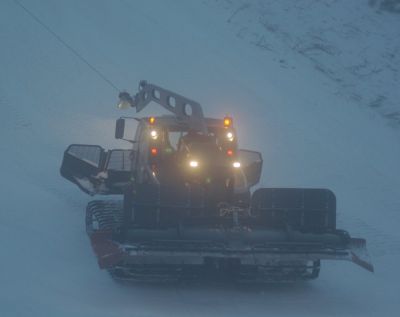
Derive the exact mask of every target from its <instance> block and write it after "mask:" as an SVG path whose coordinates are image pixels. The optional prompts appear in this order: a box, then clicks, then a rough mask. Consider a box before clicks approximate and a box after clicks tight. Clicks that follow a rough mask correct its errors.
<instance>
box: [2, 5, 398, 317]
mask: <svg viewBox="0 0 400 317" xmlns="http://www.w3.org/2000/svg"><path fill="white" fill-rule="evenodd" d="M19 2H20V3H22V4H23V5H24V6H25V7H26V8H28V9H29V10H30V12H32V13H34V15H35V16H36V17H37V18H39V20H40V21H41V22H42V23H44V25H45V26H47V27H48V28H50V30H51V31H52V32H54V34H56V35H57V36H58V37H59V39H61V40H62V41H64V43H66V44H67V45H68V46H70V47H72V48H73V49H74V50H75V51H76V52H78V53H79V55H80V56H82V57H83V58H84V59H86V60H87V61H89V62H90V64H91V65H93V66H94V67H95V68H96V69H97V70H98V71H100V72H101V73H102V74H104V76H105V77H106V78H107V79H108V80H110V81H111V82H112V83H113V84H114V85H116V86H117V87H118V89H121V90H123V89H126V90H128V91H131V92H134V91H135V90H136V87H137V84H138V82H139V80H141V79H147V80H149V81H150V82H152V83H155V84H158V85H160V86H163V87H166V88H168V89H171V90H173V91H177V92H178V93H181V94H183V95H185V96H188V97H189V98H192V99H194V100H197V101H199V102H200V103H201V104H202V105H203V108H204V111H205V113H206V114H207V115H209V116H220V117H222V116H223V115H224V114H226V113H229V114H231V115H232V116H233V117H234V120H235V124H236V126H237V129H238V131H239V134H240V135H239V137H240V144H241V146H242V147H243V148H249V149H254V150H259V151H261V152H262V154H263V157H264V172H263V176H262V181H261V184H260V185H261V186H268V187H294V186H301V187H326V188H330V189H332V190H333V191H334V192H335V193H336V195H337V198H338V222H339V223H338V226H339V227H340V228H343V229H347V230H348V231H349V232H350V233H351V234H352V235H353V236H359V237H364V238H366V239H367V241H368V248H369V251H370V254H371V256H372V260H373V262H374V265H375V268H376V272H375V273H374V274H371V273H368V272H367V271H365V270H362V269H360V268H359V267H357V266H355V265H353V264H351V263H347V262H346V263H342V262H324V263H323V266H322V272H321V276H320V278H319V279H318V280H316V281H313V282H310V283H296V284H284V285H275V284H273V285H268V286H265V287H261V288H259V287H257V288H255V287H249V288H238V287H234V286H232V285H189V286H188V285H186V286H184V285H169V286H153V287H150V286H139V285H130V286H124V285H120V284H118V283H115V282H114V281H113V280H112V279H111V278H110V277H109V276H108V275H107V273H106V272H104V271H100V269H99V268H98V267H97V263H96V259H95V256H94V255H93V253H92V250H91V248H90V244H89V241H88V239H87V236H86V233H85V229H84V209H85V205H86V203H87V202H88V201H90V199H91V198H90V197H88V196H86V195H84V194H83V193H82V192H80V191H79V189H78V188H77V187H76V186H72V184H70V183H68V182H66V181H65V180H64V179H62V178H61V176H60V175H59V167H60V163H61V159H62V154H63V151H64V149H65V148H66V147H67V146H68V145H69V144H71V143H88V144H100V145H102V146H103V147H105V148H110V147H111V148H113V147H128V145H127V144H125V143H119V142H117V141H114V140H113V134H114V133H113V129H114V120H115V119H116V118H118V116H120V115H132V111H130V112H124V113H123V112H120V111H118V110H117V109H116V107H115V104H116V100H117V93H118V92H117V91H116V90H115V89H114V88H113V87H111V86H110V85H109V84H108V83H107V82H106V81H104V80H103V79H101V78H100V77H99V76H98V75H97V74H96V73H95V72H94V71H93V70H92V69H90V68H89V67H88V65H87V64H85V63H84V62H82V60H80V59H79V58H77V56H76V55H75V54H73V53H72V52H71V50H68V49H67V48H66V46H65V45H63V44H62V43H61V42H60V40H59V39H57V38H56V37H55V36H54V34H51V33H50V32H49V30H46V27H45V26H44V25H41V24H40V23H39V22H38V21H37V20H35V18H33V17H32V16H31V15H29V14H28V13H27V12H26V11H25V10H24V9H23V8H21V6H19V5H18V1H13V0H3V1H1V2H0V43H1V49H0V107H1V116H0V127H1V128H0V129H1V130H0V136H1V142H0V149H1V158H0V163H1V166H2V171H1V175H2V182H1V192H0V193H1V194H0V195H1V203H2V207H1V211H0V248H1V256H0V315H1V316H96V317H101V316H205V315H209V316H261V315H263V316H377V315H381V316H398V315H399V311H400V302H399V294H400V274H399V272H398V266H399V263H400V231H399V230H398V228H399V225H400V212H399V211H400V169H399V158H400V141H399V140H400V130H399V122H398V121H399V120H398V118H399V117H398V111H399V110H400V109H399V103H398V100H399V99H400V95H399V94H400V93H399V91H400V89H399V71H400V66H399V56H400V54H399V52H400V51H399V49H400V41H399V39H400V31H399V30H400V15H399V14H398V10H397V9H396V8H397V7H396V4H395V1H385V0H383V1H367V0H365V1H361V0H360V1H345V0H341V1H333V0H324V1H311V0H299V1H290V0H280V1H255V0H254V1H244V0H231V1H211V0H205V1H184V0H177V1H164V0H148V1H133V0H118V1H105V0H101V1H100V0H98V1H94V0H85V1H81V0H70V1H61V0H31V1H27V0H24V1H23V0H20V1H19ZM392 2H393V3H394V4H393V5H392V6H390V3H392ZM153 109H154V110H153V113H154V114H157V113H158V112H157V111H158V110H157V109H158V108H156V107H154V108H153Z"/></svg>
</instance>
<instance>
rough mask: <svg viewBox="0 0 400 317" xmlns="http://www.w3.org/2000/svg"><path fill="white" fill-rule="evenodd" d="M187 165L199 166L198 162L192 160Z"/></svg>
mask: <svg viewBox="0 0 400 317" xmlns="http://www.w3.org/2000/svg"><path fill="white" fill-rule="evenodd" d="M189 166H190V167H198V166H199V162H197V161H194V160H192V161H190V162H189Z"/></svg>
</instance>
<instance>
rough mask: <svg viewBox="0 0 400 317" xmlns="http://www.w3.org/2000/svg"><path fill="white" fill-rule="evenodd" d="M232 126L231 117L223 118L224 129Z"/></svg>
mask: <svg viewBox="0 0 400 317" xmlns="http://www.w3.org/2000/svg"><path fill="white" fill-rule="evenodd" d="M231 126H232V118H231V117H225V118H224V127H225V128H229V127H231Z"/></svg>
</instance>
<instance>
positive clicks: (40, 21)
mask: <svg viewBox="0 0 400 317" xmlns="http://www.w3.org/2000/svg"><path fill="white" fill-rule="evenodd" d="M13 1H14V2H15V3H16V4H17V5H18V6H19V7H20V8H21V9H23V10H24V11H25V12H26V13H27V14H28V15H29V16H30V17H31V18H32V19H34V20H35V21H36V22H37V23H38V24H40V25H41V26H42V27H43V28H44V29H45V30H46V31H47V32H49V33H50V34H51V35H52V36H53V37H54V38H55V39H56V40H57V41H59V42H60V43H61V44H62V45H64V47H66V48H67V49H68V50H69V51H70V52H71V53H73V54H74V55H75V56H76V57H78V58H79V59H80V60H81V61H82V62H83V63H84V64H86V66H88V67H89V68H90V69H91V70H92V71H93V72H95V73H96V74H97V75H98V76H99V77H100V78H101V79H103V80H104V81H105V82H106V83H108V84H109V85H110V86H111V87H112V88H114V89H115V90H116V91H118V92H119V91H120V89H118V87H117V86H116V85H115V84H114V83H113V82H112V81H111V80H109V79H108V78H107V77H106V76H105V75H104V74H103V73H102V72H100V71H99V70H98V69H97V68H96V67H94V66H93V65H92V64H91V63H90V62H89V61H88V60H87V59H86V58H84V57H83V56H82V55H81V54H80V53H79V52H78V51H77V50H76V49H74V48H73V47H72V46H71V45H69V44H68V43H67V42H65V41H64V40H63V39H62V38H61V36H60V35H58V34H57V33H56V32H54V31H53V30H52V29H51V28H50V27H49V26H48V25H47V24H46V23H44V22H43V21H42V20H41V19H39V17H38V16H36V15H35V14H34V13H33V12H32V11H30V10H29V9H28V8H27V7H25V6H24V5H23V4H22V3H21V2H19V1H18V0H13Z"/></svg>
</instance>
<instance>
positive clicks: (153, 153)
mask: <svg viewBox="0 0 400 317" xmlns="http://www.w3.org/2000/svg"><path fill="white" fill-rule="evenodd" d="M150 153H151V155H153V156H156V155H157V154H158V149H157V148H156V147H152V148H151V150H150Z"/></svg>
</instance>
